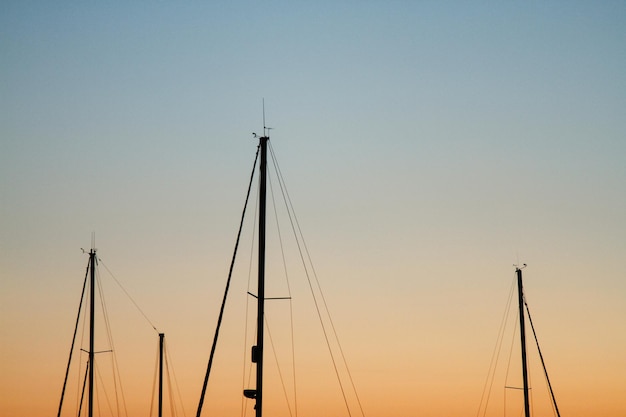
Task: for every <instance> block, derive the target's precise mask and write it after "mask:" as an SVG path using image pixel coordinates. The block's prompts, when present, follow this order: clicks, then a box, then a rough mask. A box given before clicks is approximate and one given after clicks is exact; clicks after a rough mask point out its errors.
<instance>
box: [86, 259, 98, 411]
mask: <svg viewBox="0 0 626 417" xmlns="http://www.w3.org/2000/svg"><path fill="white" fill-rule="evenodd" d="M89 264H90V268H91V270H90V276H89V405H88V407H89V408H88V410H89V412H88V416H89V417H93V403H94V398H93V388H94V386H93V370H94V368H95V364H94V327H95V310H96V308H95V306H96V303H95V298H96V297H95V295H96V250H95V249H93V248H92V249H91V251H90V252H89Z"/></svg>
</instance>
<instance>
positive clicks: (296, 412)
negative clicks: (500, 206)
mask: <svg viewBox="0 0 626 417" xmlns="http://www.w3.org/2000/svg"><path fill="white" fill-rule="evenodd" d="M268 179H269V181H268V182H269V185H270V194H271V196H272V206H273V208H274V219H275V221H276V230H277V232H278V241H279V243H280V253H281V256H282V261H283V270H284V273H285V282H286V285H287V294H288V297H287V299H288V300H289V321H290V326H291V328H290V334H291V360H292V363H293V372H292V377H293V395H294V411H295V417H298V407H297V404H298V403H297V398H298V397H297V390H296V355H295V339H294V337H295V335H294V318H293V302H292V298H291V285H290V284H289V272H288V269H287V261H286V259H285V248H284V245H283V237H282V233H281V231H280V222H279V221H278V211H277V207H276V199H275V197H274V187H273V186H272V181H271V175H269V172H268ZM268 332H269V325H268ZM270 338H271V335H270ZM272 343H273V342H272ZM272 349H274V345H273V344H272ZM274 356H276V351H274ZM276 363H277V364H278V358H277V357H276ZM279 373H280V368H279ZM280 378H281V383H282V382H283V381H282V379H283V378H282V374H280ZM283 391H285V398H286V399H287V406H288V407H289V400H288V396H287V392H286V390H285V386H284V383H283ZM289 415H292V413H291V407H289Z"/></svg>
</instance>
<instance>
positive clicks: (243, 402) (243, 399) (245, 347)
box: [240, 199, 259, 417]
mask: <svg viewBox="0 0 626 417" xmlns="http://www.w3.org/2000/svg"><path fill="white" fill-rule="evenodd" d="M255 201H256V204H255V206H254V216H253V223H255V224H256V221H257V215H258V212H259V200H258V199H255ZM255 238H256V228H255V227H253V228H252V244H251V245H250V256H249V257H248V259H249V262H248V286H247V287H246V288H247V291H248V294H252V293H251V292H250V291H251V288H250V284H251V283H252V258H253V256H254V255H253V254H254V242H255ZM249 312H250V298H248V299H247V300H246V312H245V315H244V317H245V318H246V320H248V314H249ZM255 332H256V330H255ZM254 338H256V333H255V335H254ZM243 340H244V342H243V361H242V364H243V369H242V372H241V391H242V392H243V390H244V388H245V387H246V386H250V381H251V380H252V362H250V363H248V361H247V360H246V357H247V355H248V323H247V322H246V323H244V336H243ZM246 367H247V368H248V371H247V373H246ZM246 376H247V377H248V381H247V383H246ZM245 405H246V397H245V396H242V397H241V411H240V415H241V417H245V415H246V408H245Z"/></svg>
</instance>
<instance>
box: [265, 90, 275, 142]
mask: <svg viewBox="0 0 626 417" xmlns="http://www.w3.org/2000/svg"><path fill="white" fill-rule="evenodd" d="M272 129H273V127H267V126H266V125H265V97H264V98H263V136H269V131H270V130H272Z"/></svg>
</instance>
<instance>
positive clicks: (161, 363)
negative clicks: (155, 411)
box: [159, 333, 165, 417]
mask: <svg viewBox="0 0 626 417" xmlns="http://www.w3.org/2000/svg"><path fill="white" fill-rule="evenodd" d="M164 338H165V333H159V417H162V416H163V339H164Z"/></svg>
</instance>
